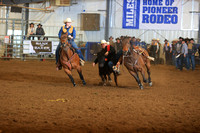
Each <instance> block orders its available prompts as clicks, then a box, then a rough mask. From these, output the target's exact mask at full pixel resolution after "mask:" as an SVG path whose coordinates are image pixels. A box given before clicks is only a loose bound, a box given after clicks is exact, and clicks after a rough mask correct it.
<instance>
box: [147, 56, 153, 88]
mask: <svg viewBox="0 0 200 133" xmlns="http://www.w3.org/2000/svg"><path fill="white" fill-rule="evenodd" d="M150 66H151V64H150V61H149V60H147V63H146V68H147V74H148V83H149V86H152V85H153V83H152V82H151V71H150Z"/></svg>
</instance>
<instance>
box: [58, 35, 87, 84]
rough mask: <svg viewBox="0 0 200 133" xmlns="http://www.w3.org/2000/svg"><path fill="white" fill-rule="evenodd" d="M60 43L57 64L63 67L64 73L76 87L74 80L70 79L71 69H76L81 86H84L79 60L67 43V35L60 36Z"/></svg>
mask: <svg viewBox="0 0 200 133" xmlns="http://www.w3.org/2000/svg"><path fill="white" fill-rule="evenodd" d="M60 42H61V50H60V59H59V61H58V63H59V64H61V65H62V66H63V69H64V71H65V73H66V74H67V75H68V76H69V78H70V79H71V82H72V83H73V85H74V86H76V84H75V82H74V78H73V77H72V72H71V71H72V69H77V72H78V73H79V76H80V79H81V80H82V82H83V85H86V82H85V80H84V78H83V75H82V69H81V66H80V62H79V61H80V58H79V56H78V54H77V53H75V50H74V49H73V48H72V47H71V46H70V44H69V43H68V37H67V34H63V35H62V36H61V39H60Z"/></svg>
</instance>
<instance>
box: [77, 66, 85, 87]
mask: <svg viewBox="0 0 200 133" xmlns="http://www.w3.org/2000/svg"><path fill="white" fill-rule="evenodd" d="M77 72H78V74H79V77H80V79H81V80H82V83H83V85H86V82H85V80H84V77H83V74H82V69H81V67H80V66H79V67H77Z"/></svg>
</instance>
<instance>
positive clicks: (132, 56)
mask: <svg viewBox="0 0 200 133" xmlns="http://www.w3.org/2000/svg"><path fill="white" fill-rule="evenodd" d="M122 47H123V62H124V65H125V67H126V68H127V69H128V71H129V73H130V74H131V75H132V76H133V77H134V78H135V80H136V81H137V83H138V85H139V87H140V89H143V85H142V83H141V81H140V78H139V76H138V72H140V73H141V74H142V77H143V81H144V82H145V83H149V86H152V82H151V77H150V59H149V57H148V55H147V53H146V51H145V54H144V53H140V52H139V50H138V49H137V50H136V49H132V48H131V45H130V41H129V39H128V38H125V39H123V40H122ZM145 67H146V69H147V73H148V80H147V79H146V78H145Z"/></svg>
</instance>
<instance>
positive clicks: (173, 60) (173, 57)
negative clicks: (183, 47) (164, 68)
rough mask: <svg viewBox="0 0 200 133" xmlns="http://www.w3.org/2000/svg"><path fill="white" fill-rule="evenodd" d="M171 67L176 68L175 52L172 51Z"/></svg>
mask: <svg viewBox="0 0 200 133" xmlns="http://www.w3.org/2000/svg"><path fill="white" fill-rule="evenodd" d="M172 65H175V66H176V68H177V63H176V55H175V51H172Z"/></svg>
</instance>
